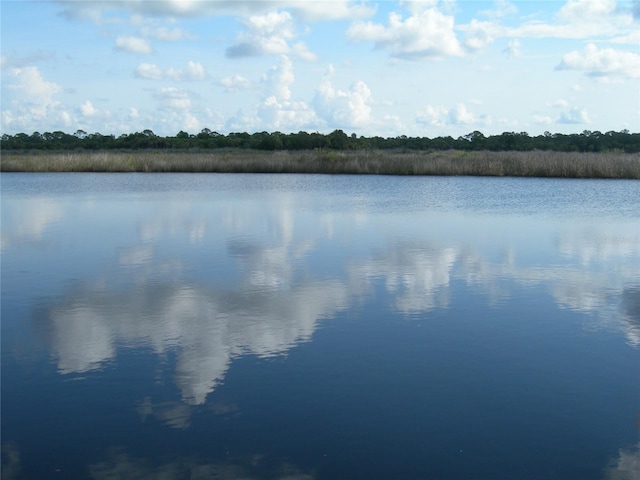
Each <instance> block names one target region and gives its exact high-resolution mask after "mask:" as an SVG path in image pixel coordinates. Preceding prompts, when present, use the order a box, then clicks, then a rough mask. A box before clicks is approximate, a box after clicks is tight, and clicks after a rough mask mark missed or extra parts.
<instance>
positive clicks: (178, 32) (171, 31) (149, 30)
mask: <svg viewBox="0 0 640 480" xmlns="http://www.w3.org/2000/svg"><path fill="white" fill-rule="evenodd" d="M140 33H141V34H142V35H143V36H144V37H149V38H153V39H155V40H160V41H161V42H179V41H181V40H191V39H193V38H194V37H193V35H191V34H189V33H188V32H186V31H185V30H183V29H181V28H168V27H150V26H144V27H142V28H141V29H140Z"/></svg>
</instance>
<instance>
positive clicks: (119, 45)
mask: <svg viewBox="0 0 640 480" xmlns="http://www.w3.org/2000/svg"><path fill="white" fill-rule="evenodd" d="M116 49H117V50H122V51H124V52H129V53H139V54H143V55H148V54H150V53H153V49H152V48H151V45H150V44H149V42H148V41H147V40H146V39H144V38H140V37H133V36H125V35H121V36H119V37H117V38H116Z"/></svg>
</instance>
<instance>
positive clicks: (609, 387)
mask: <svg viewBox="0 0 640 480" xmlns="http://www.w3.org/2000/svg"><path fill="white" fill-rule="evenodd" d="M1 181H2V185H1V186H2V305H1V306H2V440H1V441H2V478H3V479H4V478H6V479H11V478H30V479H52V478H64V479H74V478H96V479H115V478H119V479H125V478H135V479H140V478H161V479H170V478H184V479H205V478H215V479H288V480H292V479H298V480H301V479H336V480H339V479H492V480H493V479H580V480H588V479H605V478H609V479H638V478H640V466H639V465H640V453H639V450H638V448H639V445H640V443H639V437H640V436H639V433H640V432H639V427H640V182H633V181H630V182H626V181H589V180H578V181H571V180H541V179H488V178H485V179H483V178H401V177H398V178H396V177H362V176H339V177H332V176H295V175H277V176H271V175H205V174H201V175H160V174H158V175H155V174H153V175H134V174H129V175H118V174H116V175H111V174H98V175H93V174H53V175H40V174H3V175H2V177H1Z"/></svg>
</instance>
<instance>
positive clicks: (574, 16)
mask: <svg viewBox="0 0 640 480" xmlns="http://www.w3.org/2000/svg"><path fill="white" fill-rule="evenodd" d="M615 11H616V2H615V0H569V1H568V2H567V3H566V4H564V5H563V6H562V8H561V9H560V10H559V11H558V18H559V19H561V20H564V21H568V22H576V21H600V20H602V18H603V17H607V16H609V15H611V14H613V13H615Z"/></svg>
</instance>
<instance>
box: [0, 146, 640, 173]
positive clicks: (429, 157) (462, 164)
mask: <svg viewBox="0 0 640 480" xmlns="http://www.w3.org/2000/svg"><path fill="white" fill-rule="evenodd" d="M0 171H2V172H219V173H326V174H378V175H472V176H514V177H563V178H626V179H640V154H638V153H614V152H612V153H577V152H575V153H566V152H552V151H532V152H489V151H478V152H475V151H474V152H465V151H456V150H447V151H430V152H423V151H409V152H399V151H371V150H362V151H331V150H327V151H325V150H314V151H302V152H300V151H276V152H264V151H251V150H216V151H182V152H175V151H169V152H167V151H158V150H152V151H134V152H92V153H86V152H71V153H69V152H66V153H46V152H37V153H24V152H22V153H2V156H1V158H0Z"/></svg>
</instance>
